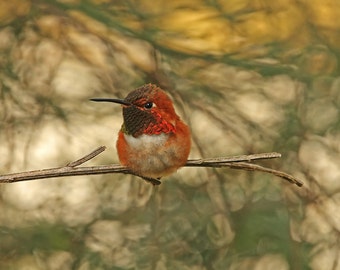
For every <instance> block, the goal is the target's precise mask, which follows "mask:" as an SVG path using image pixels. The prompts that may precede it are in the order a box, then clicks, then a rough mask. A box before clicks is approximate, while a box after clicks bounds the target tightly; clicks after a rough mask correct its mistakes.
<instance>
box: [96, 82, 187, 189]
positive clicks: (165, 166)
mask: <svg viewBox="0 0 340 270" xmlns="http://www.w3.org/2000/svg"><path fill="white" fill-rule="evenodd" d="M91 100H93V101H103V102H114V103H119V104H121V105H122V107H123V118H124V122H123V125H122V127H121V129H120V131H119V133H118V140H117V152H118V157H119V160H120V163H121V164H122V165H124V166H126V167H128V168H129V169H130V170H131V171H132V172H133V173H135V174H136V175H139V176H142V177H144V178H145V179H151V178H152V179H155V178H157V179H160V178H161V177H163V176H166V175H169V174H171V173H174V172H175V171H177V169H179V168H180V167H182V166H184V165H185V164H186V161H187V159H188V156H189V152H190V147H191V138H190V130H189V127H188V126H187V125H186V124H185V123H184V122H183V121H182V120H181V119H180V117H179V116H178V115H177V114H176V112H175V109H174V106H173V103H172V101H171V99H170V97H169V96H168V95H167V94H166V93H165V91H163V90H162V89H161V88H160V87H158V86H156V85H154V84H145V85H143V86H141V87H139V88H137V89H135V90H133V91H132V92H130V93H129V94H128V95H127V96H126V98H124V99H111V98H94V99H91ZM154 183H155V182H154Z"/></svg>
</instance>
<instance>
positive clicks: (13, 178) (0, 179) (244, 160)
mask: <svg viewBox="0 0 340 270" xmlns="http://www.w3.org/2000/svg"><path fill="white" fill-rule="evenodd" d="M104 150H105V146H101V147H99V148H97V149H95V150H94V151H92V152H91V153H89V154H87V155H86V156H84V157H82V158H80V159H78V160H76V161H73V162H70V163H68V164H67V165H66V166H63V167H57V168H50V169H43V170H35V171H28V172H21V173H12V174H6V175H0V183H14V182H20V181H29V180H37V179H46V178H54V177H65V176H76V175H78V176H79V175H93V174H108V173H124V174H132V175H136V176H139V177H141V178H143V179H144V180H146V181H148V182H150V183H152V184H153V185H159V184H160V183H161V182H160V181H159V179H153V178H148V177H143V176H140V175H137V174H136V173H134V172H132V171H130V170H129V169H128V168H126V167H123V166H121V165H118V164H113V165H101V166H89V167H77V166H79V165H81V164H83V163H85V162H86V161H89V160H90V159H93V158H94V157H96V156H97V155H99V154H100V153H102V152H103V151H104ZM279 157H281V154H280V153H275V152H273V153H261V154H254V155H242V156H233V157H220V158H208V159H194V160H188V161H187V163H186V165H185V166H187V167H214V168H217V167H229V168H232V169H243V170H251V171H261V172H266V173H270V174H273V175H275V176H278V177H281V178H283V179H285V180H287V181H289V182H290V183H293V184H296V185H297V186H299V187H301V186H302V185H303V184H302V182H301V181H299V180H298V179H296V178H295V177H293V176H291V175H289V174H287V173H284V172H281V171H277V170H273V169H270V168H266V167H262V166H260V165H256V164H252V163H249V162H251V161H254V160H261V159H272V158H279Z"/></svg>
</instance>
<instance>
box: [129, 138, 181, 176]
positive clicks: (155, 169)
mask: <svg viewBox="0 0 340 270" xmlns="http://www.w3.org/2000/svg"><path fill="white" fill-rule="evenodd" d="M124 136H125V140H126V142H127V143H128V145H129V149H130V151H131V152H130V155H129V159H130V162H131V163H132V164H134V167H135V169H136V170H138V171H139V172H140V173H141V174H142V175H144V176H149V177H155V178H157V177H161V176H164V175H167V174H170V173H172V172H174V171H175V170H176V169H175V168H174V166H176V165H177V163H178V161H177V155H176V148H175V146H174V145H171V144H170V145H169V144H166V142H167V140H168V138H169V136H170V135H169V134H164V133H162V134H160V135H146V134H143V135H141V136H139V137H138V138H135V137H133V136H130V135H126V134H124Z"/></svg>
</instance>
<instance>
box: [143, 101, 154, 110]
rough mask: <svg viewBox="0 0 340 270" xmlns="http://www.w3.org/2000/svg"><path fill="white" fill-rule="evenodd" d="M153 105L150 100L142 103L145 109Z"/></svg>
mask: <svg viewBox="0 0 340 270" xmlns="http://www.w3.org/2000/svg"><path fill="white" fill-rule="evenodd" d="M152 107H153V103H152V102H147V103H145V104H144V108H145V109H151V108H152Z"/></svg>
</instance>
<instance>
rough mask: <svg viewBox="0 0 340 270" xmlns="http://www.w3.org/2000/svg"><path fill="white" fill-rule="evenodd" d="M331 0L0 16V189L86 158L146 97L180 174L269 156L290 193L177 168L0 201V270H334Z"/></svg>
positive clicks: (98, 0)
mask: <svg viewBox="0 0 340 270" xmlns="http://www.w3.org/2000/svg"><path fill="white" fill-rule="evenodd" d="M339 17H340V2H339V1H338V0H326V1H324V0H322V1H321V0H308V1H307V0H277V1H270V0H229V1H226V0H194V1H193V0H190V1H187V0H179V1H163V0H159V1H149V0H139V1H133V0H124V1H112V0H111V1H110V0H83V1H82V0H59V1H57V0H55V1H52V0H50V1H49V0H45V1H43V0H41V1H39V0H11V1H5V0H1V1H0V65H1V69H0V103H1V105H0V119H1V121H0V131H1V132H0V141H1V144H0V154H1V159H0V173H1V174H6V173H9V172H19V171H23V170H32V169H42V168H47V167H54V166H59V165H63V164H66V163H68V162H69V161H72V160H75V159H77V158H79V157H81V156H83V155H84V154H86V153H88V152H90V151H92V150H93V149H94V148H96V147H97V146H98V145H106V146H108V149H107V151H106V152H105V153H103V154H102V155H100V157H97V158H96V159H95V160H93V161H91V163H92V164H97V165H99V164H108V163H114V162H117V155H116V151H115V147H114V145H115V137H116V133H117V132H118V130H119V128H120V125H121V123H122V118H121V112H120V108H119V106H110V104H107V105H105V106H104V105H103V106H98V104H92V103H90V102H89V101H88V99H89V98H91V97H124V96H125V95H126V94H127V93H128V92H129V91H131V90H132V89H134V88H136V87H138V86H140V85H142V84H144V83H148V82H152V83H156V84H158V85H160V86H161V87H163V88H164V89H166V90H167V91H168V92H169V93H170V94H171V95H172V97H173V99H174V101H175V104H176V107H177V111H178V112H179V113H180V114H181V116H182V117H183V118H184V119H185V121H186V122H188V123H189V125H190V127H191V129H192V133H193V135H192V140H193V149H192V152H191V157H192V158H197V157H217V156H228V155H234V154H248V153H260V152H265V151H277V152H281V153H282V154H283V158H282V159H280V160H276V161H270V162H267V163H264V164H265V165H267V166H271V167H273V168H277V169H280V170H284V171H286V172H288V173H291V174H294V175H295V176H296V177H299V178H300V179H302V180H303V181H304V184H305V185H304V187H303V188H298V187H295V186H292V185H290V184H288V183H286V182H283V181H281V180H280V179H277V178H275V177H273V176H270V175H264V174H261V173H253V172H244V171H232V170H227V169H216V170H213V169H204V168H183V169H181V170H180V171H179V172H178V173H177V174H175V175H173V176H171V177H168V179H164V181H163V184H162V185H161V186H160V187H157V188H155V187H152V186H150V185H148V184H146V183H144V182H143V181H141V180H140V179H137V178H136V177H132V176H123V175H105V176H91V177H77V178H65V179H49V180H39V181H28V182H25V183H18V184H10V185H9V184H7V185H6V184H3V185H2V186H1V189H0V268H1V269H55V270H57V269H79V270H87V269H158V270H163V269H195V270H198V269H202V270H203V269H233V270H236V269H261V270H265V269H277V270H279V269H280V270H281V269H332V270H335V269H340V262H339V258H340V245H339V243H340V241H339V230H340V214H339V213H340V212H339V208H340V193H339V190H340V166H339V164H340V154H339V151H340V143H339V142H340V132H339V124H340V121H339V104H340V77H339V67H338V62H339V52H340V35H339V33H340V20H339V19H338V18H339Z"/></svg>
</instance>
